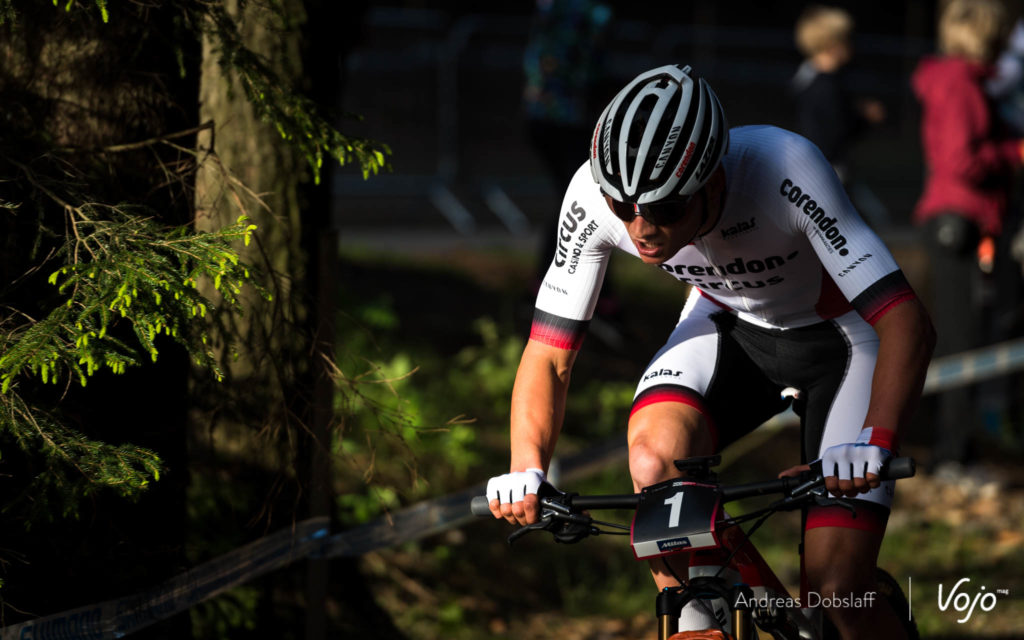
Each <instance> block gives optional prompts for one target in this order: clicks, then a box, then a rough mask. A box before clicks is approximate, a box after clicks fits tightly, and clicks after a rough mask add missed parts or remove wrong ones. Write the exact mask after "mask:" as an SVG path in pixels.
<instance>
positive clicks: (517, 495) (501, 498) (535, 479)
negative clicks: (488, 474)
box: [487, 469, 547, 504]
mask: <svg viewBox="0 0 1024 640" xmlns="http://www.w3.org/2000/svg"><path fill="white" fill-rule="evenodd" d="M546 480H547V478H546V476H545V475H544V472H543V471H541V470H540V469H527V470H526V471H513V472H512V473H506V474H505V475H503V476H495V477H494V478H491V479H490V480H488V481H487V499H488V500H494V499H495V498H497V500H498V502H499V503H501V504H512V503H514V502H520V501H522V499H523V498H524V497H525V496H526V495H527V494H529V493H533V494H536V493H537V489H539V488H540V485H541V484H542V483H544V482H545V481H546Z"/></svg>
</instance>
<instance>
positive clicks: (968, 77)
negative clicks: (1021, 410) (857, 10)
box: [911, 0, 1024, 462]
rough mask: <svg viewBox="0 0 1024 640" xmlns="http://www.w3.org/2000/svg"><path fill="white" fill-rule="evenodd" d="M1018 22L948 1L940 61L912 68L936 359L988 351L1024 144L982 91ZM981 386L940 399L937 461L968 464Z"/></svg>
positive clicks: (993, 8) (991, 4)
mask: <svg viewBox="0 0 1024 640" xmlns="http://www.w3.org/2000/svg"><path fill="white" fill-rule="evenodd" d="M1010 26H1012V23H1011V22H1010V20H1009V19H1008V16H1007V14H1006V9H1005V7H1004V6H1003V4H1002V3H1001V2H999V1H998V0H950V1H949V2H947V3H946V4H945V5H944V7H943V9H942V11H941V14H940V18H939V25H938V27H939V29H938V40H939V50H940V55H937V56H928V57H926V58H924V59H922V60H921V61H920V63H919V64H918V67H917V69H915V71H914V74H913V77H912V80H911V84H912V87H913V89H914V93H915V95H916V96H917V98H918V100H919V101H920V104H921V108H922V111H921V143H922V146H923V152H924V160H925V164H926V167H927V176H926V178H925V183H924V190H923V193H922V194H921V197H920V199H919V200H918V203H917V206H916V207H915V210H914V219H915V222H917V223H918V224H920V225H922V226H923V228H924V231H925V234H926V239H927V245H928V249H929V260H930V264H931V270H932V291H931V294H932V295H931V300H932V310H931V311H932V317H933V318H934V320H935V323H936V326H937V328H938V333H939V336H938V345H937V348H936V351H935V355H936V356H941V355H947V354H950V353H958V352H962V351H965V350H967V349H971V348H976V347H978V346H981V344H982V342H983V340H984V332H985V327H984V326H983V324H982V320H981V318H982V316H983V311H984V309H983V305H984V303H985V301H984V300H983V292H984V290H985V289H984V285H985V278H986V277H987V274H988V273H990V272H991V270H992V266H993V259H994V252H995V239H996V238H997V237H998V236H999V235H1000V234H1001V233H1002V231H1003V229H1004V218H1005V216H1006V211H1007V202H1008V200H1009V196H1010V185H1011V179H1012V176H1013V171H1014V169H1016V168H1018V167H1020V166H1021V164H1022V162H1024V146H1022V141H1021V140H1020V139H1018V138H1014V137H1010V136H1009V135H1008V132H1007V131H1006V130H1005V129H1006V128H1005V127H1004V126H1003V124H1002V122H1001V121H1000V120H999V119H998V118H997V117H996V114H995V112H994V110H993V108H992V105H991V102H990V100H989V98H988V96H987V95H986V93H985V82H986V80H987V79H989V78H990V77H992V74H993V72H994V64H993V63H994V61H995V59H996V57H997V56H998V55H999V53H1000V52H1001V51H1002V50H1003V47H1004V46H1005V43H1006V38H1007V35H1008V31H1009V28H1010ZM974 391H975V390H974V389H973V388H971V387H963V388H960V389H954V390H951V391H947V392H945V393H944V394H943V395H942V396H941V397H940V398H939V411H938V415H937V419H938V424H937V425H936V428H937V432H936V435H937V438H938V440H937V442H936V451H935V457H936V461H937V462H944V461H952V462H967V461H968V459H969V458H970V450H969V447H970V445H971V443H972V432H974V431H975V429H976V428H977V426H978V425H977V422H978V411H977V408H976V403H975V402H974Z"/></svg>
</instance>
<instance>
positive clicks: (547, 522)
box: [508, 517, 551, 546]
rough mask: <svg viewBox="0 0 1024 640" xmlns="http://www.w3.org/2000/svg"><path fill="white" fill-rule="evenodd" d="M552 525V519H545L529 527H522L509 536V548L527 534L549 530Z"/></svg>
mask: <svg viewBox="0 0 1024 640" xmlns="http://www.w3.org/2000/svg"><path fill="white" fill-rule="evenodd" d="M550 525H551V518H550V517H548V518H544V519H542V520H538V521H537V522H534V523H533V524H528V525H526V526H524V527H520V528H518V529H516V530H515V531H513V532H512V533H511V534H509V536H508V544H509V546H512V543H514V542H515V541H516V540H518V539H519V538H522V537H523V536H525V535H526V534H528V533H533V532H534V531H543V530H545V529H547V528H548V527H549V526H550Z"/></svg>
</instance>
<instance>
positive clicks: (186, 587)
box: [0, 518, 328, 640]
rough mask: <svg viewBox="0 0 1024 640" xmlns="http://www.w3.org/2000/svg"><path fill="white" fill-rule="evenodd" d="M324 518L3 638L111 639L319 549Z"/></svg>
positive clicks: (6, 632) (19, 627)
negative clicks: (142, 589) (144, 588)
mask: <svg viewBox="0 0 1024 640" xmlns="http://www.w3.org/2000/svg"><path fill="white" fill-rule="evenodd" d="M327 533H328V520H327V518H310V519H309V520H303V521H302V522H299V523H296V525H295V526H294V527H293V528H289V529H285V530H283V531H278V532H276V533H273V534H271V535H269V536H266V537H264V538H260V539H259V540H256V541H255V542H252V543H249V544H247V545H245V546H244V547H239V548H238V549H235V550H234V551H230V552H228V553H226V554H224V555H222V556H220V557H218V558H215V559H213V560H210V561H209V562H206V563H204V564H201V565H199V566H197V567H195V568H194V569H191V570H189V571H187V572H185V573H183V574H181V575H178V576H176V577H174V578H171V579H170V580H168V581H167V582H165V583H163V584H162V585H159V586H157V587H155V588H153V589H151V590H149V591H147V592H144V593H140V594H135V595H132V596H128V597H125V598H118V599H115V600H108V601H106V602H102V603H100V604H94V605H89V606H86V607H81V608H79V609H72V610H70V611H64V612H62V613H59V614H56V615H52V616H44V617H42V618H36V619H34V620H29V621H28V622H22V623H21V624H15V625H11V626H9V627H4V628H3V629H2V630H0V637H2V639H3V640H113V639H115V638H123V637H124V636H126V635H128V634H130V633H134V632H136V631H139V630H140V629H143V628H145V627H148V626H149V625H151V624H153V623H155V622H159V621H160V620H163V619H165V618H169V617H170V616H172V615H174V614H176V613H180V612H182V611H186V610H188V609H189V608H191V607H193V606H194V605H196V604H198V603H199V602H202V601H203V600H206V599H207V598H211V597H213V596H215V595H217V594H219V593H222V592H224V591H226V590H227V589H230V588H232V587H236V586H238V585H240V584H244V583H246V582H248V581H250V580H252V579H253V578H256V577H257V576H260V575H263V574H265V573H267V572H269V571H273V570H275V569H278V568H281V567H284V566H286V565H288V564H291V563H292V562H295V561H296V560H300V559H302V558H305V557H308V556H309V555H311V554H314V553H321V549H322V547H323V545H324V543H325V542H326V540H327Z"/></svg>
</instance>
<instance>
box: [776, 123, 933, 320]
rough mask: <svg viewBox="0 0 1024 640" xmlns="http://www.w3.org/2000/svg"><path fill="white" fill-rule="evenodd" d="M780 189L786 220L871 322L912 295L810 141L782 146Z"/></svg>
mask: <svg viewBox="0 0 1024 640" xmlns="http://www.w3.org/2000/svg"><path fill="white" fill-rule="evenodd" d="M783 154H784V156H785V159H786V160H785V162H783V163H782V166H783V167H784V170H783V176H782V177H781V179H780V182H779V194H780V195H781V196H782V197H784V198H785V199H786V200H787V201H788V202H789V207H788V210H789V213H790V222H791V224H792V225H793V228H794V230H795V231H796V232H798V233H801V234H804V235H806V236H807V239H808V240H809V241H810V243H811V246H812V247H813V249H814V251H815V253H816V255H817V256H818V259H819V260H820V261H821V264H822V267H823V269H824V271H825V273H826V274H827V275H828V277H829V278H831V280H832V282H834V283H835V285H836V287H837V288H838V289H839V291H840V292H841V293H842V294H843V297H845V298H846V300H848V301H849V302H850V304H851V305H852V306H853V308H854V309H855V310H856V311H857V312H858V313H859V314H860V315H861V317H863V318H864V319H865V320H866V321H867V322H869V323H871V324H872V325H873V324H874V323H875V322H877V321H878V320H879V319H880V318H881V317H882V316H883V315H885V313H886V312H887V311H889V310H890V309H892V308H893V307H895V306H896V305H898V304H899V303H901V302H904V301H906V300H909V299H911V298H913V297H915V295H914V291H913V289H912V288H911V287H910V284H909V283H908V282H907V279H906V277H904V275H903V272H902V271H901V270H900V268H899V265H898V264H897V263H896V260H895V259H894V258H893V257H892V254H891V253H890V251H889V249H888V247H886V246H885V243H884V242H882V239H881V238H879V237H878V234H876V233H875V232H874V231H873V230H872V229H871V228H870V227H869V226H868V225H867V223H865V222H864V220H863V219H862V218H861V217H860V215H859V214H858V213H857V211H856V210H855V209H854V207H853V204H852V203H851V202H850V199H849V197H848V196H847V195H846V191H845V190H844V189H843V186H842V184H841V183H840V181H839V178H838V177H837V176H836V174H835V171H833V170H832V167H831V166H830V165H829V163H828V161H827V160H826V159H825V157H824V156H823V155H822V153H821V151H819V150H818V148H817V147H815V146H814V145H813V144H811V143H810V142H808V141H807V140H806V139H804V138H801V137H799V136H795V135H794V136H793V138H792V140H791V141H789V142H787V148H786V149H785V150H783Z"/></svg>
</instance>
